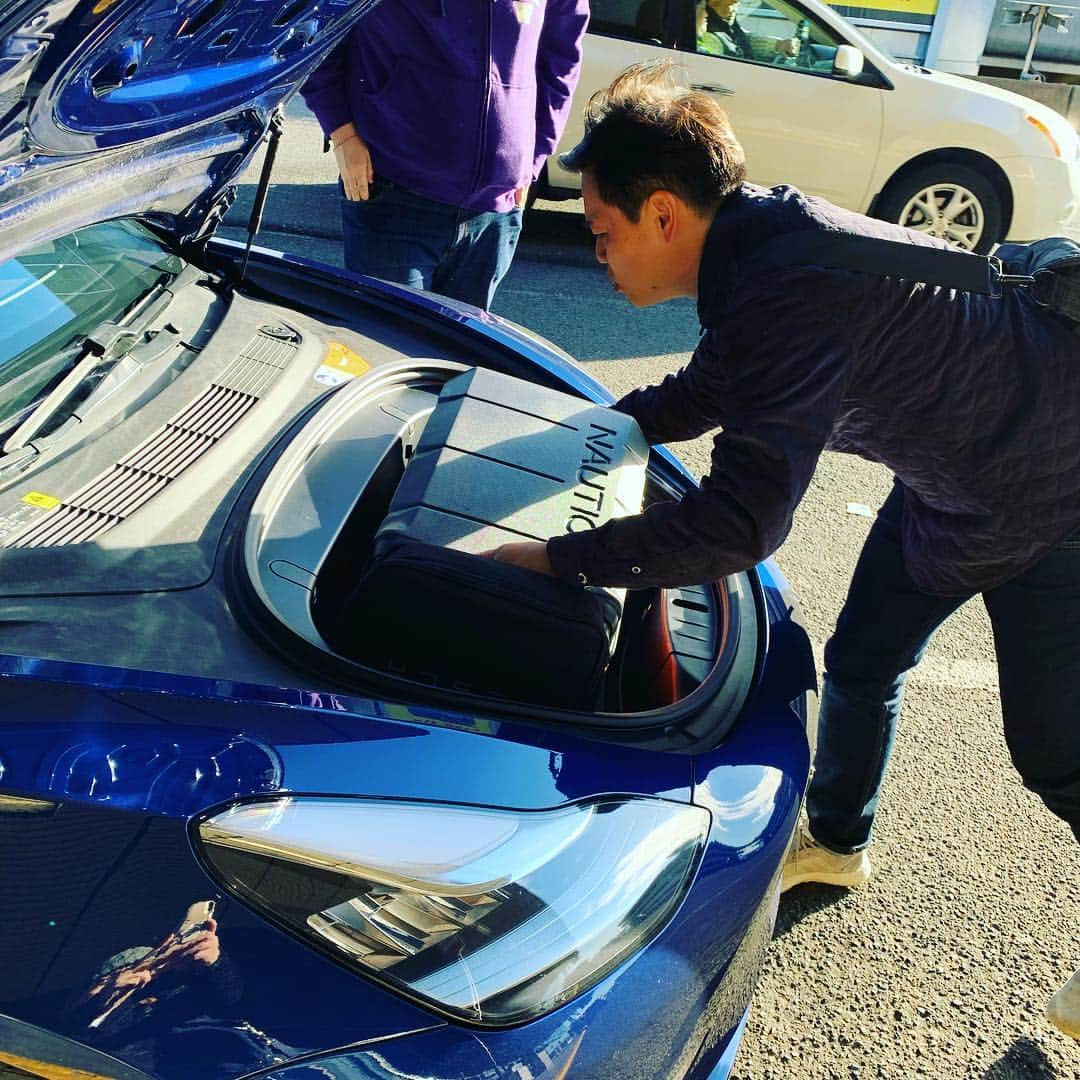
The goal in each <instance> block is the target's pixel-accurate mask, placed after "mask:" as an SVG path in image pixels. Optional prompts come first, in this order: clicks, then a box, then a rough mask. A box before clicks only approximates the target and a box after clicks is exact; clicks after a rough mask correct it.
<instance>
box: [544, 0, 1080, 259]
mask: <svg viewBox="0 0 1080 1080" xmlns="http://www.w3.org/2000/svg"><path fill="white" fill-rule="evenodd" d="M709 4H710V7H711V9H712V10H711V13H707V12H703V11H702V6H701V4H700V0H699V2H698V3H695V0H592V21H591V23H590V27H589V34H588V35H587V37H586V41H585V50H584V62H583V66H582V72H581V79H580V82H579V85H578V89H577V94H576V96H575V100H574V106H573V111H572V114H571V119H570V122H569V123H568V125H567V128H566V131H565V132H564V134H563V138H562V143H561V144H560V147H559V152H562V151H563V150H566V149H569V148H570V147H571V146H573V145H574V144H575V143H576V142H577V141H578V139H580V138H581V135H582V129H583V122H582V111H583V109H584V106H585V103H586V101H587V100H588V98H589V95H590V94H592V93H593V92H594V91H595V90H598V89H600V88H601V87H603V86H606V85H607V84H608V83H609V82H610V81H611V80H612V79H613V78H614V77H615V75H616V74H617V73H618V72H619V71H621V70H622V69H623V68H625V67H627V66H628V65H630V64H632V63H635V62H639V61H643V60H673V61H675V62H676V63H677V64H678V65H679V66H680V67H681V69H682V70H683V72H684V73H685V75H686V76H688V81H689V82H690V83H691V84H692V85H693V86H695V87H697V88H698V89H702V90H706V91H708V92H709V93H712V94H716V95H718V96H720V97H721V99H722V100H723V103H724V107H725V108H726V110H727V112H728V114H729V116H730V117H731V121H732V123H733V125H734V127H735V132H736V134H737V135H738V137H739V139H740V141H741V142H742V143H743V146H744V147H745V149H746V157H747V166H748V171H749V178H750V180H752V181H754V182H755V183H758V184H763V185H766V186H772V185H774V184H782V183H784V184H793V185H794V186H795V187H798V188H800V189H802V190H803V191H806V192H808V193H811V194H814V195H821V196H823V197H824V198H826V199H828V200H829V201H830V202H833V203H836V204H837V205H839V206H843V207H846V208H848V209H851V210H859V211H862V212H864V213H870V214H873V215H874V216H875V217H880V218H885V219H887V220H890V221H897V222H901V223H902V224H904V225H907V226H909V227H912V228H915V229H921V230H923V231H925V232H928V233H931V234H933V235H935V236H942V237H945V238H946V239H948V240H950V241H952V242H953V243H955V244H957V245H959V246H961V247H964V248H968V249H972V250H975V251H987V250H988V249H989V248H990V247H992V246H993V244H995V243H996V242H998V241H1001V240H1004V239H1010V240H1021V241H1026V240H1034V239H1037V238H1039V237H1042V236H1052V235H1061V234H1072V235H1074V236H1075V235H1078V234H1080V138H1078V137H1077V134H1076V132H1075V131H1074V129H1073V128H1072V126H1071V125H1070V124H1069V122H1068V121H1067V120H1066V119H1065V118H1064V117H1063V116H1061V115H1060V114H1058V113H1056V112H1054V111H1053V110H1052V109H1049V108H1047V107H1045V106H1043V105H1040V104H1038V103H1036V102H1034V101H1030V100H1028V99H1027V98H1023V97H1020V96H1019V95H1016V94H1012V93H1009V92H1008V91H1005V90H999V89H997V88H995V87H991V86H988V85H986V84H983V83H978V82H975V81H973V80H971V79H965V78H961V77H959V76H954V75H947V74H944V73H942V72H937V71H930V70H928V69H927V68H920V67H914V66H911V65H908V64H900V63H898V62H897V61H896V60H893V59H892V58H890V57H889V56H888V55H887V54H886V53H884V52H882V50H881V49H880V48H878V47H876V46H875V45H873V44H872V43H871V42H870V41H869V40H868V39H867V38H866V37H865V36H864V35H862V34H861V33H860V32H859V31H858V30H856V29H855V27H853V26H852V25H851V24H850V23H848V22H847V21H846V20H845V19H843V18H841V16H839V15H838V14H836V13H835V12H834V11H832V10H830V9H829V8H828V7H826V5H825V4H822V3H819V2H817V0H792V2H788V0H742V2H738V3H737V2H736V0H709ZM539 186H540V191H539V192H538V194H541V195H544V196H547V197H549V198H550V197H555V198H558V197H566V196H576V195H577V193H578V191H579V190H580V187H581V182H580V177H578V176H576V175H574V174H573V173H569V172H567V171H566V170H565V169H563V168H562V167H561V166H560V165H559V163H558V160H557V157H555V156H553V157H552V158H551V159H550V160H549V161H548V164H547V170H546V174H545V176H544V177H543V178H542V181H541V184H540V185H539Z"/></svg>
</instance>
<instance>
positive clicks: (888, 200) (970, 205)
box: [874, 162, 1004, 253]
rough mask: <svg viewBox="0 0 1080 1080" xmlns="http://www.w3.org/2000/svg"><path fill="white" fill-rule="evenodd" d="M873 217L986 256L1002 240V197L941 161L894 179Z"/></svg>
mask: <svg viewBox="0 0 1080 1080" xmlns="http://www.w3.org/2000/svg"><path fill="white" fill-rule="evenodd" d="M874 214H875V216H876V217H879V218H882V219H883V220H884V221H895V222H896V223H897V224H899V225H906V226H907V227H908V228H909V229H915V230H916V231H917V232H924V233H926V234H927V235H928V236H938V237H941V238H942V239H943V240H948V241H949V242H950V243H952V244H955V245H956V246H957V247H961V248H964V249H965V250H967V251H977V252H980V253H985V252H987V251H989V250H990V248H991V247H993V245H994V244H995V243H997V241H998V240H1000V239H1001V234H1002V222H1003V218H1004V215H1003V212H1002V206H1001V196H1000V195H998V193H997V191H996V190H995V188H994V185H993V184H992V183H991V182H990V181H989V180H988V179H987V178H986V177H985V176H984V175H983V174H982V173H980V172H978V171H977V170H976V169H973V168H971V167H970V166H967V165H958V164H951V163H949V162H942V163H941V164H939V165H927V166H926V167H925V168H922V169H918V170H916V171H915V172H911V173H908V174H907V175H906V176H901V177H899V178H898V179H896V180H894V181H893V182H892V183H891V184H889V186H888V187H887V188H886V189H885V191H884V192H883V193H882V195H881V198H880V199H879V200H878V204H877V206H876V207H875V209H874Z"/></svg>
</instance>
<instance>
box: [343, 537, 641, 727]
mask: <svg viewBox="0 0 1080 1080" xmlns="http://www.w3.org/2000/svg"><path fill="white" fill-rule="evenodd" d="M344 612H345V614H344V619H343V621H342V624H341V626H340V628H339V637H340V638H341V639H342V644H343V645H344V647H345V648H346V649H347V650H348V652H349V654H350V655H352V656H356V657H357V658H359V659H362V660H363V662H364V663H365V664H368V665H369V666H373V667H376V668H379V669H380V670H383V671H387V672H389V673H391V674H395V675H401V676H403V677H405V678H408V679H411V680H413V681H414V682H421V683H429V684H434V685H438V686H443V687H446V688H447V689H452V690H464V691H469V692H472V693H479V694H484V695H491V696H495V697H506V698H513V699H514V700H517V701H529V702H534V703H537V704H543V705H553V706H557V707H561V708H567V709H595V708H596V707H597V705H598V704H599V700H600V696H601V692H602V687H603V679H604V672H605V670H606V668H607V664H608V661H609V659H610V657H611V650H612V648H613V646H614V641H615V635H616V632H617V630H618V626H619V617H620V614H621V604H620V603H619V601H618V599H617V598H616V597H614V596H612V595H611V594H610V593H608V592H606V591H602V590H590V589H582V588H580V587H579V586H576V585H567V584H565V583H563V582H561V581H558V580H556V579H555V578H550V577H545V576H544V575H542V574H534V573H533V572H532V571H530V570H523V569H521V568H520V567H518V566H511V565H510V564H508V563H498V562H494V561H492V560H491V559H480V558H477V557H476V556H475V555H469V554H468V553H466V552H462V551H455V550H454V549H453V548H444V547H438V546H436V545H434V544H426V543H424V542H422V541H418V540H410V539H408V538H407V537H403V536H396V537H394V538H393V539H392V540H390V541H389V542H388V543H387V544H386V545H385V546H384V547H383V548H382V550H380V552H379V554H378V555H377V556H375V557H373V558H372V559H370V560H369V561H368V564H367V566H366V567H365V568H364V570H363V572H362V573H361V575H360V579H359V581H358V582H357V584H356V588H355V590H354V591H353V593H352V595H351V596H350V597H349V598H348V600H347V602H346V604H345V607H344Z"/></svg>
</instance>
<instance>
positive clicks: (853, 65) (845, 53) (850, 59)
mask: <svg viewBox="0 0 1080 1080" xmlns="http://www.w3.org/2000/svg"><path fill="white" fill-rule="evenodd" d="M865 61H866V58H865V57H864V56H863V54H862V49H857V48H856V47H855V46H854V45H838V46H837V48H836V56H835V57H833V65H832V70H833V74H834V75H839V76H840V78H842V79H857V78H858V77H859V76H860V75H861V74H862V69H863V64H864V63H865Z"/></svg>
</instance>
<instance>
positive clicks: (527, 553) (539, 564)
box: [482, 540, 555, 577]
mask: <svg viewBox="0 0 1080 1080" xmlns="http://www.w3.org/2000/svg"><path fill="white" fill-rule="evenodd" d="M482 554H483V556H484V557H485V558H487V559H494V560H495V561H496V562H504V563H511V564H512V565H514V566H520V567H522V568H524V569H525V570H532V571H533V572H534V573H537V574H547V576H548V577H554V576H555V571H554V570H553V569H552V568H551V560H550V559H549V558H548V553H547V544H541V543H539V542H538V541H534V540H527V541H524V542H523V543H520V544H503V545H502V546H501V547H497V548H495V549H494V550H493V551H485V552H482Z"/></svg>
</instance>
